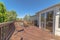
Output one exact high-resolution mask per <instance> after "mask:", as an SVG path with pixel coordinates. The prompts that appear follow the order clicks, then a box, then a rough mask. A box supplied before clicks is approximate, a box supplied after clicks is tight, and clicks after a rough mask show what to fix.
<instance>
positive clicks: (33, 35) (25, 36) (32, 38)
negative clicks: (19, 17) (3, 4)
mask: <svg viewBox="0 0 60 40" xmlns="http://www.w3.org/2000/svg"><path fill="white" fill-rule="evenodd" d="M15 24H16V25H15V27H16V29H15V32H14V33H13V35H12V36H11V38H10V40H55V38H54V35H53V34H51V33H50V32H48V31H46V30H43V29H39V28H37V27H35V26H30V27H27V28H24V27H22V26H20V24H19V23H15Z"/></svg>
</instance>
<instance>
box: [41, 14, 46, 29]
mask: <svg viewBox="0 0 60 40" xmlns="http://www.w3.org/2000/svg"><path fill="white" fill-rule="evenodd" d="M44 23H45V13H43V14H41V26H42V28H44V27H45V26H44Z"/></svg>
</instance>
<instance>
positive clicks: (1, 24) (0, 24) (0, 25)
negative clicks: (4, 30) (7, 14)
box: [0, 21, 13, 28]
mask: <svg viewBox="0 0 60 40" xmlns="http://www.w3.org/2000/svg"><path fill="white" fill-rule="evenodd" d="M10 23H13V21H10V22H3V23H0V28H1V27H3V26H6V25H8V24H10Z"/></svg>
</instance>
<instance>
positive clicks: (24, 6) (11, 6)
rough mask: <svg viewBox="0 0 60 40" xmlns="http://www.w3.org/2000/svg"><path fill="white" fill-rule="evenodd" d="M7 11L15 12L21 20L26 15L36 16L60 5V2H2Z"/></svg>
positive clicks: (59, 0) (6, 0)
mask: <svg viewBox="0 0 60 40" xmlns="http://www.w3.org/2000/svg"><path fill="white" fill-rule="evenodd" d="M0 2H3V3H4V4H5V6H6V8H7V10H15V11H16V12H17V15H18V17H19V18H23V17H24V16H25V15H26V14H30V15H34V14H35V13H36V12H38V11H41V10H43V9H45V8H47V7H49V6H52V5H54V4H58V3H60V0H0Z"/></svg>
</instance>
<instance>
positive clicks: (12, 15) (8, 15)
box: [5, 10, 17, 21]
mask: <svg viewBox="0 0 60 40" xmlns="http://www.w3.org/2000/svg"><path fill="white" fill-rule="evenodd" d="M16 17H17V14H16V12H15V11H13V10H12V11H7V12H6V18H5V21H14V20H16Z"/></svg>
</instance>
